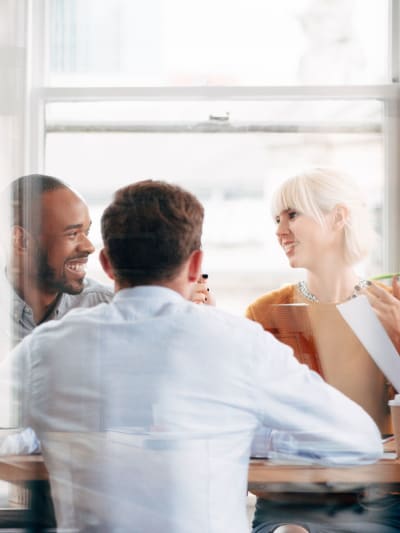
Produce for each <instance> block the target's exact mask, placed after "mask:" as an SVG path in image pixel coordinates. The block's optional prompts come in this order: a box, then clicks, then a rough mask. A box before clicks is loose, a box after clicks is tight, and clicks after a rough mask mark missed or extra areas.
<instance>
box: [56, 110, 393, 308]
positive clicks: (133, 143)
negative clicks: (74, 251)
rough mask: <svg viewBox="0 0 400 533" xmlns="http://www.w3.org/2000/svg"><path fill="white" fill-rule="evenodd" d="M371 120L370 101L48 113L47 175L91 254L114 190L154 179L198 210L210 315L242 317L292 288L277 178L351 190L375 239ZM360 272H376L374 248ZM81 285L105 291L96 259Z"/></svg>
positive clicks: (376, 119) (377, 199)
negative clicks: (70, 208)
mask: <svg viewBox="0 0 400 533" xmlns="http://www.w3.org/2000/svg"><path fill="white" fill-rule="evenodd" d="M381 111H382V109H381V103H379V102H374V101H359V102H354V101H352V102H346V101H326V102H312V101H310V102H299V101H287V102H211V103H210V102H175V103H171V102H113V103H110V102H108V103H106V102H103V103H101V102H98V103H71V104H66V103H58V104H50V105H48V106H47V135H46V172H47V173H49V174H52V175H55V176H58V177H61V178H64V179H65V180H66V181H68V182H69V183H71V184H72V185H73V186H75V187H76V188H77V189H78V190H79V191H80V192H81V193H82V194H84V196H85V197H86V199H87V200H88V202H89V205H90V209H91V216H92V220H93V229H92V230H91V237H92V240H93V241H94V243H95V245H96V246H101V237H100V229H99V219H100V216H101V213H102V211H103V209H104V207H105V206H106V205H107V204H108V202H109V201H110V199H111V194H112V193H113V192H114V191H115V190H116V189H117V188H119V187H121V186H124V185H126V184H128V183H130V182H133V181H137V180H140V179H146V178H153V179H164V180H167V181H171V182H175V183H178V184H179V185H182V186H183V187H186V188H187V189H189V190H191V191H192V192H194V193H195V194H196V195H198V196H199V198H200V199H201V201H202V202H203V203H204V206H205V209H206V218H205V227H204V238H203V247H204V250H205V262H204V270H205V271H206V272H208V273H209V275H210V279H209V282H210V286H211V287H212V288H213V290H215V293H216V297H217V303H218V306H219V307H223V308H226V309H229V310H231V311H234V312H237V313H239V314H242V313H243V311H244V309H245V307H246V306H247V305H248V304H249V303H250V302H251V301H252V300H253V299H254V298H255V297H256V296H259V295H261V294H262V293H263V292H266V291H268V290H271V289H273V288H276V287H279V286H280V285H282V284H283V283H287V282H290V281H293V280H297V279H302V277H303V275H302V271H299V270H297V269H291V268H290V267H289V265H288V263H287V260H286V257H285V255H284V253H283V252H282V250H281V249H280V247H279V246H278V244H277V242H276V237H275V226H274V223H273V221H272V217H271V215H270V211H269V202H270V197H271V194H272V192H273V191H274V190H275V189H276V188H277V187H278V186H279V184H280V183H281V181H282V180H284V179H286V178H287V177H289V176H291V175H293V174H294V173H296V172H298V171H300V170H302V169H304V167H307V166H310V165H313V164H323V165H330V166H335V167H338V168H342V169H343V170H345V171H346V172H348V173H349V174H350V175H352V176H353V177H354V178H355V179H356V180H357V181H358V182H359V183H360V184H361V186H362V188H363V189H364V191H365V195H366V197H367V200H368V202H369V205H370V207H371V209H372V210H373V213H374V217H375V221H376V229H377V231H378V232H380V231H381V223H380V219H381V212H382V205H383V189H384V164H383V137H382V127H381ZM95 255H96V254H95ZM359 271H360V275H366V276H370V275H373V274H376V273H378V272H381V271H382V250H381V247H380V246H378V247H376V248H375V249H374V251H373V254H372V255H371V257H370V258H369V260H368V261H366V262H365V264H362V265H360V269H359ZM89 275H90V276H92V277H95V278H97V279H99V280H101V281H107V280H106V278H105V277H104V275H103V274H102V272H101V269H100V266H99V263H98V260H97V257H94V258H92V260H91V262H90V272H89Z"/></svg>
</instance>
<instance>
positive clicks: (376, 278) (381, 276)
mask: <svg viewBox="0 0 400 533" xmlns="http://www.w3.org/2000/svg"><path fill="white" fill-rule="evenodd" d="M393 276H400V272H394V273H393V274H380V275H379V276H374V277H373V278H371V280H372V281H379V280H381V279H391V278H393Z"/></svg>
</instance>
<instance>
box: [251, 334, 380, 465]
mask: <svg viewBox="0 0 400 533" xmlns="http://www.w3.org/2000/svg"><path fill="white" fill-rule="evenodd" d="M253 349H254V350H256V353H257V354H258V356H259V357H257V360H258V365H257V368H255V369H254V370H255V373H254V384H255V388H254V391H255V394H256V395H257V397H256V403H257V405H258V406H260V416H261V421H262V425H263V426H265V427H266V428H269V429H272V430H273V431H271V432H266V436H267V437H268V438H267V439H266V442H265V447H266V451H269V454H268V455H271V452H273V454H275V455H278V456H279V457H285V458H288V457H293V456H295V457H300V458H301V459H304V460H310V461H312V462H318V463H322V464H328V465H346V464H363V463H371V462H374V461H376V460H378V459H379V458H380V457H381V456H382V452H383V450H382V444H381V437H380V432H379V430H378V428H377V426H376V424H375V423H374V421H373V420H372V418H371V417H370V416H369V415H368V414H367V413H366V412H365V411H364V410H363V409H362V408H361V407H360V406H359V405H358V404H356V403H355V402H353V401H352V400H350V399H349V398H347V397H346V396H345V395H343V394H342V393H341V392H339V391H338V390H337V389H335V388H334V387H331V386H330V385H328V384H327V383H326V382H325V381H323V379H322V378H321V377H320V376H319V375H318V374H316V373H315V372H313V371H311V370H310V369H309V368H308V367H307V366H306V365H302V364H300V363H299V362H298V361H297V360H296V359H295V357H293V353H292V350H291V348H289V347H288V346H286V345H284V344H282V343H280V342H279V341H277V340H276V339H275V338H274V337H273V336H272V335H269V334H268V333H264V332H261V331H260V333H259V337H258V342H257V344H256V345H255V346H254V347H253Z"/></svg>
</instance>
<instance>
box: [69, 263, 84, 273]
mask: <svg viewBox="0 0 400 533" xmlns="http://www.w3.org/2000/svg"><path fill="white" fill-rule="evenodd" d="M65 266H66V268H68V270H72V271H73V272H85V271H86V263H67V264H66V265H65Z"/></svg>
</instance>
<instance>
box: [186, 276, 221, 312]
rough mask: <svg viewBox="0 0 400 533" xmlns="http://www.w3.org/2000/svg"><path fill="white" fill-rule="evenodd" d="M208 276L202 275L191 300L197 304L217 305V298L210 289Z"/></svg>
mask: <svg viewBox="0 0 400 533" xmlns="http://www.w3.org/2000/svg"><path fill="white" fill-rule="evenodd" d="M207 280H208V274H202V275H201V276H200V277H199V279H198V280H197V281H196V283H195V284H194V286H193V290H192V295H191V297H190V299H191V300H192V302H194V303H196V304H206V305H215V297H214V295H213V294H212V292H211V291H210V289H209V288H208V283H207Z"/></svg>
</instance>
